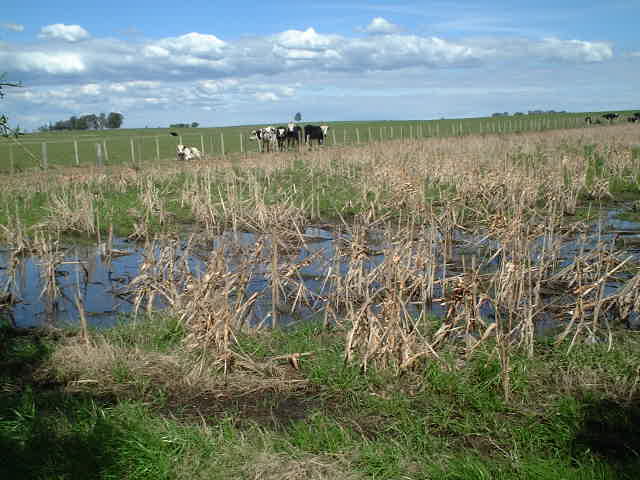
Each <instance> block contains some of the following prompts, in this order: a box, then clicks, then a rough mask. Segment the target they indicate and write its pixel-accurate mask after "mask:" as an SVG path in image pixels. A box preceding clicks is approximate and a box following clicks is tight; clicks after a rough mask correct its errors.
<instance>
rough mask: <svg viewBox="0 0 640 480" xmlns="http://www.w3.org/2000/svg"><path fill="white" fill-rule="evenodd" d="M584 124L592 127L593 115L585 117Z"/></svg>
mask: <svg viewBox="0 0 640 480" xmlns="http://www.w3.org/2000/svg"><path fill="white" fill-rule="evenodd" d="M584 123H586V124H587V125H591V124H592V123H593V118H591V115H588V116H586V117H584Z"/></svg>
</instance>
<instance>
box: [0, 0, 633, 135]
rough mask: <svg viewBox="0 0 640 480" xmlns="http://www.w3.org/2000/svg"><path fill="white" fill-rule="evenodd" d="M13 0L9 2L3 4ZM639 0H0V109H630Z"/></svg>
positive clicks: (418, 114)
mask: <svg viewBox="0 0 640 480" xmlns="http://www.w3.org/2000/svg"><path fill="white" fill-rule="evenodd" d="M7 2H8V4H7ZM638 18H640V0H626V1H623V0H607V1H602V0H599V1H590V0H580V1H574V0H569V1H562V0H556V1H550V0H538V1H536V2H531V1H526V2H521V1H515V0H512V1H486V0H474V1H472V0H452V1H447V0H443V1H417V0H397V1H393V0H377V1H374V0H368V1H364V0H344V1H339V0H326V1H320V0H315V1H305V2H300V1H293V2H284V1H277V2H270V1H267V0H262V1H248V0H234V1H229V0H225V1H204V0H193V1H192V0H184V1H182V2H175V1H174V2H167V1H165V0H154V1H147V0H142V1H137V0H136V1H128V2H124V1H121V0H111V1H108V2H87V1H86V0H83V1H79V0H56V1H55V2H52V1H50V0H48V1H40V0H36V1H33V0H22V1H19V0H4V1H3V5H2V8H1V9H0V74H4V78H3V81H5V82H7V81H9V82H20V84H21V85H22V87H21V88H11V89H6V88H5V89H4V91H5V97H4V98H3V99H2V100H0V113H5V114H7V116H8V117H9V120H10V123H11V124H12V125H13V126H16V125H19V126H20V127H21V128H22V129H27V130H34V129H36V128H38V127H39V126H41V125H45V124H47V123H49V122H55V121H58V120H65V119H67V118H69V117H70V116H72V115H75V116H80V115H85V114H91V113H96V114H98V113H101V112H105V113H109V112H112V111H115V112H119V113H122V114H123V115H124V123H123V127H128V128H141V127H146V126H148V127H168V126H169V125H170V124H172V123H192V122H198V123H199V124H200V125H201V126H207V127H209V126H210V127H215V126H227V125H243V124H280V123H285V122H287V121H289V120H291V119H292V118H293V117H294V115H295V114H296V112H300V113H301V114H302V119H303V122H305V123H306V122H328V121H341V120H413V119H434V118H460V117H476V116H486V115H491V114H492V113H494V112H511V113H513V112H518V111H519V112H527V111H529V110H567V111H581V112H582V111H603V110H621V109H640V88H638V87H639V86H640V36H638V35H637V19H638Z"/></svg>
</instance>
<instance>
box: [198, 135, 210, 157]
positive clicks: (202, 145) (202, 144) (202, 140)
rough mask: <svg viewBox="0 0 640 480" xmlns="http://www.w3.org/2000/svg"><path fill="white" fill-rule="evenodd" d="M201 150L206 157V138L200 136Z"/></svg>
mask: <svg viewBox="0 0 640 480" xmlns="http://www.w3.org/2000/svg"><path fill="white" fill-rule="evenodd" d="M200 148H201V150H202V154H203V155H204V154H205V151H204V137H203V136H202V135H200ZM211 153H213V152H211Z"/></svg>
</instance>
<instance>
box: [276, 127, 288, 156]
mask: <svg viewBox="0 0 640 480" xmlns="http://www.w3.org/2000/svg"><path fill="white" fill-rule="evenodd" d="M287 131H288V130H287V127H277V128H276V141H277V142H278V150H279V151H281V152H283V151H284V150H285V143H287Z"/></svg>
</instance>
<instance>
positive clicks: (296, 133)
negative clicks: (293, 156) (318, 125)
mask: <svg viewBox="0 0 640 480" xmlns="http://www.w3.org/2000/svg"><path fill="white" fill-rule="evenodd" d="M301 138H302V128H301V127H299V126H298V125H296V124H295V123H293V122H289V123H288V124H287V148H291V147H294V148H295V147H297V146H298V145H299V144H300V139H301Z"/></svg>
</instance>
